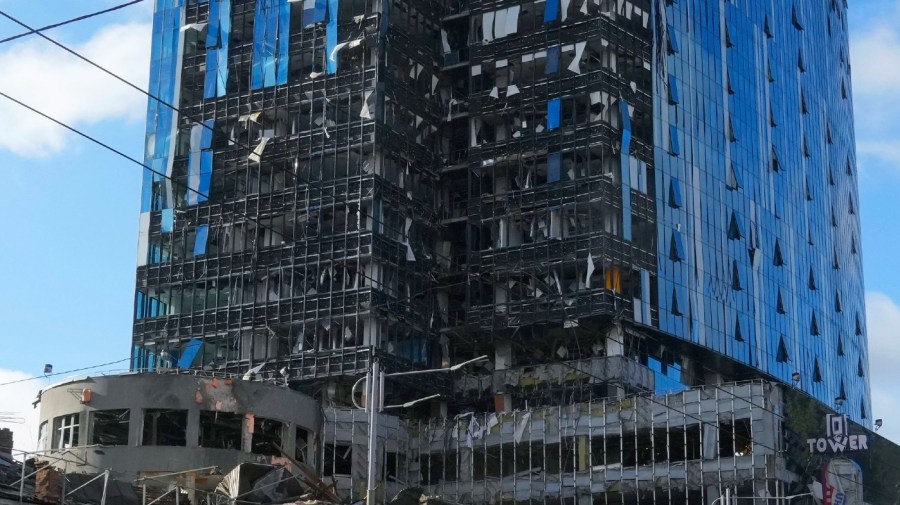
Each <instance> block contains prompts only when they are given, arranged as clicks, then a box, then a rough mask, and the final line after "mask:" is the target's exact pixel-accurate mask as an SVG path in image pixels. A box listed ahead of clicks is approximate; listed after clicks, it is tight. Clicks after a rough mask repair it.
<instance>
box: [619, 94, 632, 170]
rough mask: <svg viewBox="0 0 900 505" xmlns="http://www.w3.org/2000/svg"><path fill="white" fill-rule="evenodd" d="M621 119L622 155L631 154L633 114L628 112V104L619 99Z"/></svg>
mask: <svg viewBox="0 0 900 505" xmlns="http://www.w3.org/2000/svg"><path fill="white" fill-rule="evenodd" d="M619 117H620V118H621V120H622V155H623V156H629V155H630V153H631V114H629V112H628V102H626V101H625V100H623V99H619Z"/></svg>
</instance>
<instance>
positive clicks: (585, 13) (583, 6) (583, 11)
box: [578, 0, 588, 16]
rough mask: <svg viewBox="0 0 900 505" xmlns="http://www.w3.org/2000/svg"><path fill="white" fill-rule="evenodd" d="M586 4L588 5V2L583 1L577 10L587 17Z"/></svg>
mask: <svg viewBox="0 0 900 505" xmlns="http://www.w3.org/2000/svg"><path fill="white" fill-rule="evenodd" d="M587 4H588V0H584V2H583V3H582V4H581V8H580V9H578V12H580V13H582V14H584V15H585V16H587V13H588V10H587Z"/></svg>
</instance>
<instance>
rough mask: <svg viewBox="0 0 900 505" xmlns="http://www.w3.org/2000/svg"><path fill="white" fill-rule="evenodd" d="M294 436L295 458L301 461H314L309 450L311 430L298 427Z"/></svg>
mask: <svg viewBox="0 0 900 505" xmlns="http://www.w3.org/2000/svg"><path fill="white" fill-rule="evenodd" d="M295 435H296V436H295V438H294V459H296V460H297V461H299V462H300V463H309V462H311V461H312V458H310V454H309V450H310V444H309V431H307V430H305V429H303V428H300V427H299V426H298V427H297V429H296V431H295Z"/></svg>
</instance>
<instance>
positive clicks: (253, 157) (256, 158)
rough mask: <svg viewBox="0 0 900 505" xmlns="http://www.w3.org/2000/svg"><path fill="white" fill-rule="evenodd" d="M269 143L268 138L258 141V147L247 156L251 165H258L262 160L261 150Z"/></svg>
mask: <svg viewBox="0 0 900 505" xmlns="http://www.w3.org/2000/svg"><path fill="white" fill-rule="evenodd" d="M268 143H269V137H263V138H262V139H260V141H259V145H257V146H256V148H255V149H254V150H253V152H252V153H250V156H247V159H248V160H250V161H252V162H253V163H259V162H260V160H261V159H262V154H263V150H265V148H266V144H268Z"/></svg>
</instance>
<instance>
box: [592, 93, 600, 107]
mask: <svg viewBox="0 0 900 505" xmlns="http://www.w3.org/2000/svg"><path fill="white" fill-rule="evenodd" d="M598 103H600V92H599V91H591V105H597V104H598Z"/></svg>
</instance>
